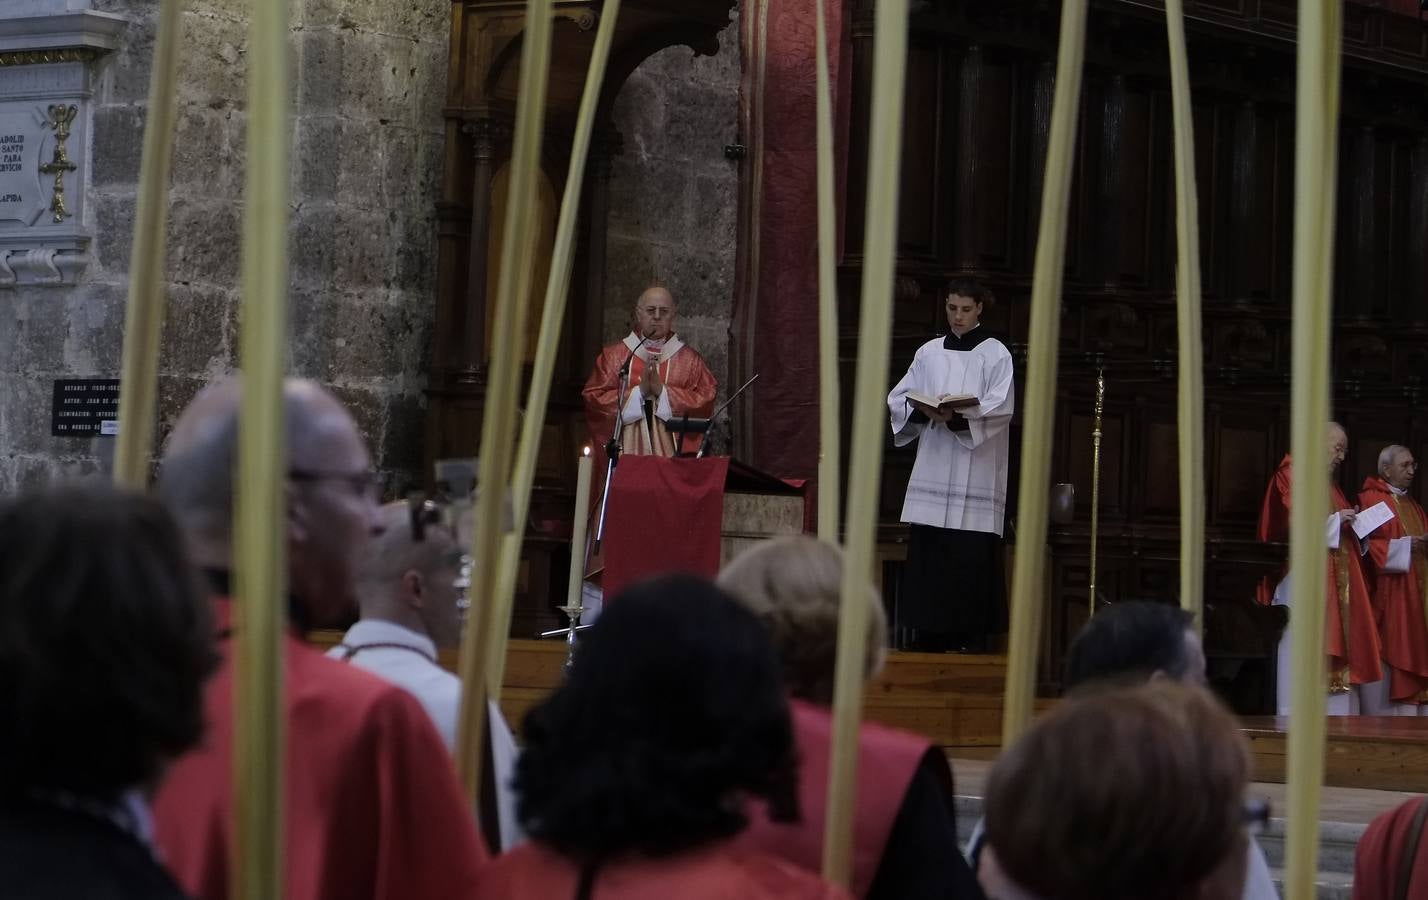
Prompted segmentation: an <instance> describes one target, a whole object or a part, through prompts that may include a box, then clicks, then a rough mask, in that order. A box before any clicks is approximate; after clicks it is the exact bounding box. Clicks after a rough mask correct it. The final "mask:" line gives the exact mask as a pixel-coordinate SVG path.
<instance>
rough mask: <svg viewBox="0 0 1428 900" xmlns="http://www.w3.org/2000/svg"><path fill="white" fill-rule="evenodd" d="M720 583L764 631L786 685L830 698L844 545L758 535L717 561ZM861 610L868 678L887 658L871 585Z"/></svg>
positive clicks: (798, 693)
mask: <svg viewBox="0 0 1428 900" xmlns="http://www.w3.org/2000/svg"><path fill="white" fill-rule="evenodd" d="M719 587H721V588H723V589H724V590H726V591H728V592H729V593H730V594H731V595H732V596H733V597H734V599H736V600H738V601H739V602H740V603H742V604H743V605H744V606H746V607H748V609H749V610H751V611H752V612H753V613H754V615H756V616H758V617H759V620H760V621H762V622H763V623H764V626H765V627H766V628H767V629H768V630H769V633H770V634H771V635H772V636H773V640H774V646H775V647H776V648H777V649H778V654H779V659H780V660H781V661H782V662H783V673H784V682H785V684H787V685H788V689H789V691H790V692H791V693H792V694H793V695H794V696H795V697H799V698H801V699H804V700H810V701H812V702H814V703H821V704H824V705H827V704H829V703H831V702H832V701H833V667H834V660H835V659H836V657H837V655H838V653H837V651H838V611H839V604H840V600H841V595H842V589H843V551H842V550H839V549H838V548H837V547H835V546H833V545H832V544H828V543H825V542H823V541H819V540H815V539H814V538H811V537H806V536H803V535H798V536H795V537H781V538H775V539H773V540H770V541H761V542H760V543H758V544H756V545H754V547H753V548H751V549H749V550H746V551H745V552H743V553H741V554H740V555H739V556H738V557H737V558H736V559H734V560H733V561H732V562H730V563H729V565H727V566H725V567H724V570H723V571H722V572H720V573H719ZM867 608H868V649H867V668H866V675H867V677H868V678H872V677H874V676H875V675H877V673H878V672H879V671H881V669H882V667H883V661H884V660H885V659H886V657H887V631H888V625H887V616H886V614H885V613H884V612H883V604H882V600H881V598H880V597H879V596H878V592H877V590H876V589H874V588H873V587H872V586H871V585H870V586H869V587H868V590H867Z"/></svg>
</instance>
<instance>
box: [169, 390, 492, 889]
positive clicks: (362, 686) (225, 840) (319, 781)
mask: <svg viewBox="0 0 1428 900" xmlns="http://www.w3.org/2000/svg"><path fill="white" fill-rule="evenodd" d="M240 395H241V385H240V384H239V382H238V381H237V380H231V381H227V382H224V383H221V384H219V385H217V386H214V387H211V388H209V389H207V390H205V391H203V392H201V393H200V394H199V395H198V397H196V398H195V399H194V401H193V403H192V404H191V405H190V406H189V407H188V409H187V410H185V412H184V413H183V415H182V416H181V417H180V418H179V421H178V424H177V426H176V427H175V429H174V433H173V436H172V437H171V438H170V440H169V444H168V447H167V450H166V453H165V458H164V462H163V467H162V471H161V475H160V485H159V487H160V491H161V493H162V494H163V495H164V497H165V499H167V500H168V501H169V503H170V504H171V505H172V507H173V509H174V512H175V514H176V516H177V517H178V519H179V521H180V524H181V525H182V527H183V529H184V532H185V538H186V541H187V543H188V545H189V547H190V550H191V552H192V553H193V556H194V559H195V561H196V562H197V563H198V564H199V565H201V566H203V567H204V568H205V570H206V571H207V572H208V574H209V577H210V580H211V581H212V582H213V585H214V588H215V593H216V594H217V595H218V597H217V599H216V600H215V603H216V605H217V618H218V624H219V629H220V632H219V633H220V637H221V638H223V639H222V640H221V641H220V650H221V652H222V653H223V655H224V660H223V662H222V664H221V666H220V668H219V671H218V674H217V675H216V676H215V677H214V678H213V679H212V680H211V681H210V682H209V684H208V688H207V691H206V692H205V697H204V712H205V718H206V719H207V722H208V734H207V736H206V738H205V740H204V742H203V744H202V745H201V746H200V747H199V748H198V749H196V750H194V751H192V752H190V753H188V754H187V755H185V756H183V757H181V758H179V759H178V760H177V761H175V763H174V764H173V766H172V767H171V768H170V770H169V772H168V776H167V778H166V779H165V781H164V784H163V786H162V788H161V789H160V791H159V793H158V795H157V797H156V798H155V802H154V820H155V837H156V842H157V844H158V847H159V848H160V851H161V856H162V858H163V860H164V862H165V863H166V864H167V865H168V867H169V868H170V870H171V871H172V872H173V873H174V875H175V876H176V877H177V878H178V880H179V882H180V884H181V885H182V886H183V887H184V889H185V890H186V891H187V892H188V893H189V894H191V895H193V896H195V897H197V898H200V900H224V898H226V897H227V896H228V890H229V878H230V874H231V872H232V870H233V867H234V865H235V864H236V861H235V860H233V859H231V858H230V851H231V848H232V844H233V832H232V827H233V792H232V783H231V782H232V769H233V737H234V734H233V689H234V688H233V669H232V660H231V658H230V654H229V651H230V649H231V642H230V641H229V640H227V639H226V638H227V636H228V635H229V634H231V631H232V628H233V627H234V620H233V610H232V603H231V601H230V600H229V599H227V597H228V593H229V592H228V584H227V582H228V573H229V571H230V569H231V565H232V549H231V544H232V533H231V524H230V523H231V521H232V512H233V495H234V485H233V481H232V472H233V463H234V461H235V457H236V447H237V435H238V406H239V401H240ZM284 406H285V418H286V420H287V454H288V474H287V484H286V493H287V542H286V543H287V547H286V550H287V561H288V592H289V596H288V600H287V604H288V611H289V617H290V619H291V622H292V626H291V628H290V630H289V633H288V634H287V635H286V636H285V637H284V640H283V658H284V678H283V692H284V706H285V717H284V720H283V722H282V723H281V727H282V728H283V729H284V739H285V741H286V752H285V754H284V764H285V771H284V776H283V777H284V788H285V792H286V796H285V804H284V813H285V815H284V821H283V822H282V823H281V827H282V829H283V853H284V868H285V872H284V882H285V888H286V890H285V892H284V894H285V896H287V897H292V898H295V900H296V898H303V900H367V898H370V900H417V898H440V900H446V898H450V900H458V898H461V900H464V898H468V897H470V896H472V894H473V889H474V884H475V878H476V869H477V867H478V866H479V865H480V864H481V863H482V862H483V861H484V859H485V856H486V853H485V850H484V848H483V846H482V844H481V841H480V837H479V833H478V830H477V828H476V824H475V821H474V817H473V815H472V808H471V803H470V802H468V799H467V798H466V797H464V796H463V793H462V790H461V787H460V784H459V782H458V781H457V779H456V775H455V772H454V770H453V769H452V766H451V761H450V757H449V756H448V754H447V752H446V748H445V747H444V745H443V744H442V741H441V737H440V736H439V735H438V734H437V731H436V728H435V726H433V725H432V723H431V720H430V719H429V718H428V717H427V715H426V712H425V711H424V710H423V709H422V707H421V704H420V703H419V702H418V701H417V700H416V699H415V698H414V697H412V696H411V695H410V694H408V693H407V692H406V691H404V690H402V689H401V688H399V687H397V686H395V685H392V684H389V683H388V682H386V681H383V680H381V679H380V678H377V677H376V676H375V675H372V674H370V673H368V672H364V671H362V670H361V669H358V668H356V667H354V666H349V665H345V664H344V663H341V662H338V661H337V660H332V659H328V658H327V657H325V656H324V655H323V654H322V651H320V650H318V649H316V648H314V647H311V646H309V645H307V644H306V643H304V642H303V640H302V639H301V635H302V631H303V629H305V628H307V627H311V626H331V625H333V624H335V623H336V622H337V621H338V620H340V619H341V618H342V617H344V616H346V615H347V614H349V613H350V611H351V610H352V609H353V608H354V596H355V576H356V571H357V562H358V560H359V559H360V558H361V556H362V554H363V553H364V552H365V548H366V545H367V542H368V539H369V538H370V537H371V535H372V533H373V532H374V530H376V528H377V523H378V521H379V520H378V516H377V504H376V497H375V493H376V492H375V490H374V486H375V482H374V478H373V473H372V471H371V460H370V459H369V457H368V455H367V450H366V448H365V447H364V446H363V443H362V439H361V437H360V436H359V435H358V432H357V427H356V424H355V423H354V422H353V421H352V418H351V416H350V415H348V413H347V411H346V410H345V409H344V408H343V407H342V405H341V404H340V403H339V402H338V401H337V400H336V399H334V398H333V397H332V396H331V395H330V394H328V393H327V392H325V391H323V390H322V389H321V388H319V387H317V386H316V385H315V384H312V383H311V382H301V381H293V382H289V383H288V384H287V385H285V387H284ZM265 599H266V598H265ZM269 602H276V601H275V600H272V601H269ZM239 627H241V625H240V626H239ZM278 825H279V823H274V826H275V827H276V826H278Z"/></svg>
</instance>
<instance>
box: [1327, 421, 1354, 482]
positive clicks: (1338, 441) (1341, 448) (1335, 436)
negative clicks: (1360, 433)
mask: <svg viewBox="0 0 1428 900" xmlns="http://www.w3.org/2000/svg"><path fill="white" fill-rule="evenodd" d="M1348 452H1349V436H1348V435H1347V434H1345V433H1344V429H1342V428H1339V427H1337V426H1333V425H1331V426H1329V471H1330V472H1331V473H1333V472H1337V471H1338V470H1339V464H1340V463H1342V462H1343V461H1344V455H1345V454H1346V453H1348Z"/></svg>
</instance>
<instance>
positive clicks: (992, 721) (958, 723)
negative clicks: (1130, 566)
mask: <svg viewBox="0 0 1428 900" xmlns="http://www.w3.org/2000/svg"><path fill="white" fill-rule="evenodd" d="M332 639H333V640H334V641H335V640H336V636H333V638H332ZM320 640H321V637H319V641H320ZM564 662H565V644H563V643H561V642H560V641H527V640H513V641H511V643H510V650H509V655H508V656H507V661H506V683H505V689H504V690H503V691H502V693H501V707H502V709H503V710H504V711H505V713H506V716H507V718H508V719H509V720H510V721H511V723H512V725H515V726H517V727H519V723H520V721H521V720H522V718H524V716H525V713H526V711H527V710H528V709H530V708H531V706H533V705H535V704H536V703H537V702H539V700H540V699H541V698H542V697H544V696H545V695H546V694H547V693H549V692H550V690H551V689H552V688H554V687H555V686H556V684H558V683H559V681H560V677H561V667H562V665H563V664H564ZM442 663H443V664H444V665H446V666H448V667H449V668H452V669H454V668H455V655H454V654H448V653H443V654H442ZM1005 679H1006V658H1005V657H1004V656H996V655H988V656H975V655H960V654H951V653H903V652H896V651H895V652H892V653H889V654H888V663H887V666H886V668H885V669H884V670H883V674H882V675H881V676H880V677H879V678H878V680H877V681H875V682H874V683H873V684H871V685H869V687H868V692H867V697H866V706H865V712H866V715H867V716H868V718H870V719H872V720H874V721H877V722H881V723H883V724H886V725H893V726H896V727H898V728H905V729H907V730H909V731H915V732H917V733H919V734H923V735H926V736H927V737H928V738H929V739H931V740H932V742H933V743H934V744H936V745H937V746H939V747H941V748H942V749H943V750H944V751H946V752H947V754H948V755H949V756H951V757H954V758H956V759H957V760H959V763H958V764H959V765H972V763H973V762H975V761H977V760H989V759H992V758H993V757H995V756H996V754H997V750H998V749H999V747H1000V744H1001V721H1002V691H1003V688H1004V683H1005ZM1054 702H1055V701H1054V700H1039V701H1037V706H1038V708H1040V709H1045V708H1047V707H1049V706H1050V705H1051V704H1052V703H1054ZM1244 721H1245V735H1246V736H1247V737H1248V738H1249V741H1250V749H1251V751H1252V753H1253V754H1254V765H1255V770H1254V778H1255V780H1256V781H1257V782H1263V783H1266V784H1273V783H1276V782H1283V781H1284V764H1285V749H1286V736H1287V728H1286V721H1285V720H1284V719H1279V718H1272V717H1264V718H1247V719H1245V720H1244ZM1328 727H1329V744H1328V753H1327V757H1326V766H1325V772H1326V774H1325V780H1324V783H1325V784H1326V785H1331V786H1334V787H1340V788H1346V789H1371V790H1376V791H1412V792H1418V793H1428V718H1420V719H1408V718H1371V717H1352V718H1337V717H1335V718H1330V719H1329V725H1328ZM969 771H975V769H973V770H969ZM1270 793H1271V794H1272V793H1273V792H1272V791H1270ZM1392 799H1393V797H1392V796H1388V797H1387V798H1386V799H1384V800H1383V802H1389V800H1392ZM1370 808H1372V809H1377V808H1378V805H1377V802H1375V804H1374V805H1371V806H1370ZM1339 821H1354V820H1353V819H1342V820H1339Z"/></svg>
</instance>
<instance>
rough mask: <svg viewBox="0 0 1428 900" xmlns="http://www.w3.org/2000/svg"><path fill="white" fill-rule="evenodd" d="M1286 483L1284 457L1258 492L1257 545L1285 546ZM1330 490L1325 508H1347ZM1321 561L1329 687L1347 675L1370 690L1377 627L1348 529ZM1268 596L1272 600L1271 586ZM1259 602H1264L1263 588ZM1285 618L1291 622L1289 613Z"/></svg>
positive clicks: (1375, 676)
mask: <svg viewBox="0 0 1428 900" xmlns="http://www.w3.org/2000/svg"><path fill="white" fill-rule="evenodd" d="M1292 483H1293V470H1292V467H1291V463H1290V459H1289V455H1288V454H1285V456H1284V459H1283V460H1281V461H1280V463H1279V468H1278V469H1276V470H1275V472H1274V477H1273V478H1271V479H1270V481H1269V487H1268V488H1267V489H1266V490H1265V492H1264V503H1263V504H1262V505H1261V507H1260V514H1259V539H1260V540H1261V541H1279V542H1283V541H1287V540H1289V509H1290V494H1291V486H1292ZM1330 489H1331V492H1330V498H1329V502H1330V504H1331V506H1332V507H1333V509H1336V510H1339V509H1352V508H1353V506H1352V504H1350V503H1349V501H1348V499H1347V498H1345V497H1344V492H1343V491H1341V490H1340V489H1339V486H1338V485H1337V484H1332V483H1331V484H1330ZM1325 557H1326V562H1325V573H1326V575H1325V581H1324V601H1325V603H1326V604H1327V607H1326V618H1325V620H1324V649H1325V652H1326V653H1327V654H1328V656H1329V679H1330V683H1331V684H1335V685H1337V684H1338V683H1339V681H1341V680H1342V673H1343V672H1344V670H1346V669H1347V670H1348V676H1349V677H1348V681H1349V682H1350V683H1351V684H1372V683H1373V682H1375V681H1378V680H1379V679H1380V678H1382V677H1383V670H1382V666H1381V663H1382V660H1381V658H1380V656H1381V651H1380V647H1379V639H1378V624H1377V622H1376V621H1375V620H1374V613H1373V604H1372V603H1371V602H1370V600H1369V590H1368V581H1367V580H1366V579H1365V578H1364V571H1363V564H1362V562H1361V561H1360V559H1359V545H1358V538H1357V537H1356V536H1355V535H1354V530H1353V528H1352V527H1351V526H1349V525H1342V526H1341V533H1340V535H1339V550H1337V551H1334V550H1329V551H1326V554H1325ZM1270 594H1271V595H1272V594H1273V588H1272V586H1271V589H1270ZM1260 601H1261V602H1266V598H1265V597H1264V591H1263V588H1261V597H1260ZM1290 617H1291V619H1292V618H1293V613H1292V612H1291V613H1290ZM1336 676H1337V679H1336Z"/></svg>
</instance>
